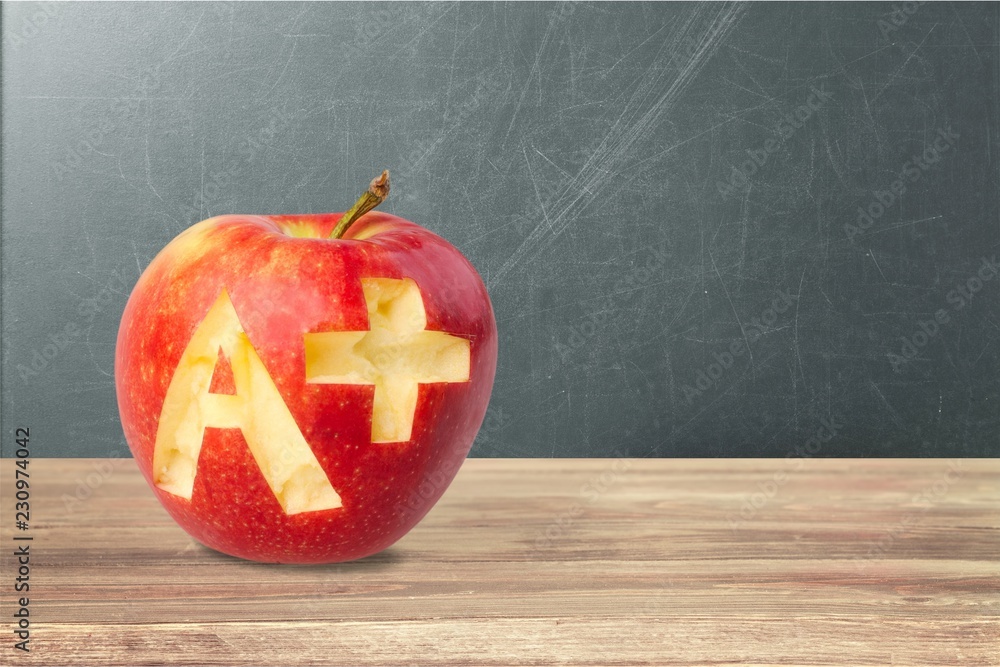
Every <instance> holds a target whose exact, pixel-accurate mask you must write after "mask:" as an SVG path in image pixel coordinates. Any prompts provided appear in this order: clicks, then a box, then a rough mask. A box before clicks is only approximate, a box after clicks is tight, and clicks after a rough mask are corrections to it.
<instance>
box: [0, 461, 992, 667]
mask: <svg viewBox="0 0 1000 667" xmlns="http://www.w3.org/2000/svg"><path fill="white" fill-rule="evenodd" d="M0 474H2V480H3V482H4V484H3V493H2V497H3V498H2V502H3V512H2V529H3V533H2V539H3V540H4V543H5V544H6V545H12V544H14V542H13V541H12V538H13V536H14V535H13V533H14V532H15V531H14V528H13V515H12V514H13V513H12V509H13V502H14V501H13V488H12V484H11V483H10V482H11V480H13V477H14V472H13V461H10V460H5V461H3V462H2V465H0ZM31 474H32V477H31V480H32V518H33V522H32V528H31V531H30V533H31V535H32V536H33V537H34V540H33V542H32V562H31V564H32V572H31V577H32V589H31V596H32V597H31V600H32V601H31V607H30V608H31V611H32V617H31V618H32V626H31V628H32V641H31V646H32V652H31V653H30V654H28V655H25V654H23V653H22V652H19V651H13V649H12V644H13V639H12V637H13V635H11V634H7V635H6V636H7V639H6V640H5V645H4V647H3V649H2V651H3V652H2V655H4V656H5V660H4V664H7V663H8V661H7V659H6V658H7V657H10V658H11V661H10V662H11V663H12V664H43V665H56V664H87V665H138V664H169V665H196V664H198V665H201V664H204V665H236V664H283V665H313V664H356V665H380V664H431V665H454V664H484V665H502V664H579V665H598V664H661V665H675V664H683V665H730V664H781V665H788V664H801V665H883V664H893V665H998V664H1000V566H998V554H1000V499H998V489H1000V461H996V460H989V461H985V460H961V461H943V460H863V461H860V460H803V459H794V460H791V461H787V460H668V459H663V460H645V459H643V460H610V459H608V460H593V459H592V460H573V459H554V460H543V459H519V460H514V459H472V460H470V461H468V462H466V464H465V466H463V468H462V471H461V472H460V474H459V476H458V478H457V479H456V480H455V483H454V484H453V486H452V488H451V489H449V491H448V492H447V493H446V494H445V496H444V498H443V499H442V500H441V502H440V503H439V504H438V506H436V507H435V508H434V510H433V511H432V512H431V513H430V514H429V515H428V516H427V518H426V519H425V520H424V521H423V522H422V523H421V524H420V525H419V526H418V527H417V528H416V529H414V530H413V531H412V532H411V533H410V534H409V535H407V536H406V537H405V538H404V539H403V540H401V541H400V542H399V543H398V544H396V545H394V546H393V547H392V548H390V549H388V550H387V551H385V552H383V553H381V554H377V555H375V556H372V557H370V558H367V559H364V560H361V561H357V562H354V563H343V564H336V565H329V566H280V565H264V564H258V563H250V562H245V561H240V560H238V559H234V558H230V557H227V556H224V555H222V554H218V553H216V552H214V551H211V550H209V549H206V548H205V547H202V546H200V545H198V544H196V543H194V542H193V541H192V540H191V539H190V538H189V537H188V536H187V535H186V534H185V533H184V532H183V531H182V530H181V529H180V528H178V527H177V526H176V525H175V524H174V523H173V522H172V520H171V519H170V518H169V516H168V515H167V514H166V512H165V511H164V510H163V509H162V508H161V507H160V506H159V504H158V503H157V501H156V500H155V498H154V497H153V495H152V493H151V492H150V491H149V489H148V488H147V487H146V484H145V481H144V480H143V479H142V477H141V476H140V475H139V473H138V471H137V470H136V468H135V466H134V464H133V462H132V461H131V460H118V461H108V460H64V459H39V460H34V461H32V463H31ZM88 476H89V478H90V479H89V481H88ZM68 499H77V500H68ZM3 553H4V556H3V559H2V562H3V571H4V575H3V582H2V586H3V589H4V590H5V593H4V597H3V602H4V607H3V609H4V613H5V615H7V617H8V618H9V614H10V613H13V609H14V603H13V601H12V599H11V597H12V594H11V593H10V591H11V582H12V579H13V576H14V574H13V572H14V569H15V563H14V561H13V557H12V553H13V550H12V549H9V548H5V549H4V552H3ZM8 609H9V610H11V611H10V612H8V611H7V610H8Z"/></svg>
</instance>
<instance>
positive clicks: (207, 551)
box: [191, 540, 406, 572]
mask: <svg viewBox="0 0 1000 667" xmlns="http://www.w3.org/2000/svg"><path fill="white" fill-rule="evenodd" d="M191 544H192V546H193V547H194V549H195V550H196V551H198V552H199V553H200V554H201V556H202V558H203V559H204V561H207V562H209V563H219V564H229V565H232V564H237V563H239V564H242V565H244V566H248V567H252V568H255V569H257V568H265V569H274V568H293V569H295V570H296V571H309V570H313V571H321V570H326V571H330V572H334V571H336V572H352V571H360V570H364V571H366V572H371V571H373V570H375V571H377V570H381V569H384V568H388V567H394V566H396V565H398V564H399V563H401V562H403V561H404V560H405V558H406V557H405V555H404V554H403V553H401V552H400V551H399V550H398V549H395V548H393V547H389V548H388V549H385V550H384V551H380V552H378V553H375V554H372V555H371V556H365V557H364V558H359V559H357V560H352V561H345V562H342V563H319V564H301V563H258V562H257V561H252V560H246V559H245V558H238V557H236V556H230V555H229V554H224V553H222V552H221V551H216V550H215V549H212V548H211V547H207V546H205V545H204V544H202V543H200V542H198V541H197V540H191Z"/></svg>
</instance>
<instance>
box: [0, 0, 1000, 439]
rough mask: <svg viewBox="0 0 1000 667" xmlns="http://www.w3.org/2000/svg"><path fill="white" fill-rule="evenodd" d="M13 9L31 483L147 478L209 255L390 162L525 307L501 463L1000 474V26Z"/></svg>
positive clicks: (996, 22)
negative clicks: (241, 221) (183, 277)
mask: <svg viewBox="0 0 1000 667" xmlns="http://www.w3.org/2000/svg"><path fill="white" fill-rule="evenodd" d="M2 11H3V14H2V20H3V52H2V77H3V81H2V112H3V115H2V127H3V156H2V157H3V176H2V197H3V202H2V204H3V206H2V216H3V226H2V238H0V241H2V249H3V281H2V284H3V306H2V311H3V422H4V430H3V432H4V434H5V435H4V439H3V450H2V451H3V453H4V455H6V456H10V455H11V454H12V451H13V450H12V445H13V443H12V442H11V438H10V437H8V436H9V434H10V433H12V432H13V431H12V429H13V428H14V427H15V426H21V425H30V427H31V428H32V430H33V435H35V434H37V435H36V437H35V439H34V440H33V442H35V443H39V444H38V445H36V449H35V450H34V453H35V455H45V456H114V455H124V454H126V453H127V449H126V446H125V444H124V441H123V439H122V435H121V429H120V425H119V423H118V418H117V409H116V405H115V398H114V382H113V350H114V341H115V335H116V331H117V327H118V320H119V317H120V315H121V311H122V308H123V307H124V303H125V300H126V298H127V296H128V293H129V291H130V290H131V288H132V286H133V285H134V283H135V281H136V279H137V278H138V275H139V272H140V271H141V269H142V268H144V267H145V265H146V264H147V263H148V262H149V261H150V259H151V258H152V257H153V256H154V255H155V254H156V252H157V251H158V250H159V249H160V248H162V247H163V246H164V245H165V244H166V243H167V242H168V241H169V240H170V239H171V238H172V237H174V236H175V235H176V234H178V233H179V232H180V231H181V230H183V229H184V228H186V227H187V226H188V225H190V224H191V223H193V222H196V221H198V220H200V219H203V218H206V217H209V216H211V215H216V214H221V213H229V212H248V213H308V212H320V211H339V210H343V209H344V208H346V207H347V206H348V205H349V204H350V203H351V202H352V201H353V200H354V198H355V197H356V195H357V193H358V191H359V189H360V188H361V187H363V185H364V184H365V183H366V182H367V181H368V180H369V179H370V178H371V177H372V176H373V175H375V174H376V173H378V172H379V171H380V170H381V169H382V168H383V167H387V168H389V169H390V170H391V171H392V173H393V179H394V180H393V185H394V191H393V194H392V195H391V197H390V199H389V200H388V201H387V202H386V204H385V208H386V210H388V211H390V212H392V213H395V214H397V215H401V216H403V217H406V218H409V219H411V220H414V221H416V222H418V223H421V224H423V225H425V226H427V227H429V228H430V229H432V230H434V231H435V232H437V233H439V234H441V235H443V236H444V237H446V238H447V239H449V240H450V241H451V242H452V243H454V244H455V245H456V246H457V247H459V248H460V249H462V251H463V252H465V253H466V254H467V256H468V257H469V258H470V259H471V261H472V262H473V263H474V264H475V265H476V267H477V268H478V269H479V270H480V272H481V274H482V275H483V277H484V279H485V281H486V283H487V285H488V287H489V290H490V293H491V295H492V299H493V302H494V307H495V310H496V315H497V320H498V325H499V329H500V336H501V339H500V347H501V350H500V365H499V370H498V375H497V382H496V387H495V390H494V395H493V400H492V403H491V407H490V411H489V413H488V415H487V419H486V422H485V424H484V427H483V430H482V432H481V433H480V436H479V439H478V440H477V442H476V444H475V446H474V448H473V455H474V456H528V457H531V456H539V457H547V456H557V457H562V456H584V457H587V456H995V455H997V454H998V453H1000V435H998V426H1000V423H998V398H1000V392H998V381H997V377H998V371H1000V365H998V349H1000V317H998V309H997V306H998V303H1000V276H998V270H1000V265H998V263H997V262H998V258H1000V211H998V198H1000V197H998V169H997V160H998V157H997V156H998V155H1000V150H998V149H1000V146H998V137H1000V111H998V105H997V103H998V95H997V93H998V88H1000V76H998V75H1000V64H998V55H1000V48H998V34H1000V8H998V6H997V5H995V4H975V3H963V4H954V5H953V4H943V3H942V4H938V3H933V4H919V3H916V2H906V3H895V4H878V3H873V4H854V3H830V4H828V3H803V4H797V3H795V4H788V3H769V4H744V5H725V4H688V3H682V4H673V3H671V4H660V3H656V4H646V3H642V4H618V3H612V4H604V3H599V4H589V3H565V4H551V3H514V4H491V3H448V4H434V3H429V4H408V3H403V4H399V3H392V4H355V3H323V4H309V3H275V4H254V3H248V4H244V3H210V4H202V3H177V4H161V3H127V4H125V3H123V4H118V3H115V4H104V3H81V4H75V3H15V4H11V3H7V4H4V5H3V10H2ZM53 346H54V347H53ZM53 350H55V352H53ZM42 442H44V443H46V444H45V445H44V446H41V444H40V443H42Z"/></svg>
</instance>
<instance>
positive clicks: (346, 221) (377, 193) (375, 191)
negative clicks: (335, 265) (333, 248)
mask: <svg viewBox="0 0 1000 667" xmlns="http://www.w3.org/2000/svg"><path fill="white" fill-rule="evenodd" d="M388 196H389V170H388V169H385V170H383V171H382V174H381V175H380V176H377V177H376V178H373V179H372V182H371V183H370V184H369V185H368V189H367V190H365V192H364V193H363V194H362V195H361V196H360V197H358V201H356V202H354V206H352V207H351V208H350V209H348V211H347V213H344V215H343V216H342V217H341V218H340V221H339V222H337V226H336V227H334V229H333V231H332V232H331V233H330V238H331V239H339V238H343V236H344V234H345V233H346V232H347V229H348V228H349V227H350V226H351V225H353V224H354V223H355V221H356V220H357V219H358V218H360V217H361V216H363V215H364V214H365V213H367V212H368V211H370V210H372V209H373V208H375V207H376V206H378V205H379V204H381V203H382V202H383V201H385V198H386V197H388Z"/></svg>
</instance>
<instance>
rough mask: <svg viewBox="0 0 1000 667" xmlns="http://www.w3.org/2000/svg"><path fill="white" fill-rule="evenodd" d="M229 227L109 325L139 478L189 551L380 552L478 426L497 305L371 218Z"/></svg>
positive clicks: (258, 554)
mask: <svg viewBox="0 0 1000 667" xmlns="http://www.w3.org/2000/svg"><path fill="white" fill-rule="evenodd" d="M387 193H388V174H387V173H383V175H382V176H381V177H379V178H377V179H375V180H374V181H372V185H371V187H370V188H369V191H368V192H366V193H365V194H364V195H362V198H361V199H359V200H358V203H357V204H355V206H354V208H352V209H351V210H350V211H348V212H347V213H344V214H337V213H333V214H321V215H298V216H280V215H226V216H220V217H216V218H210V219H208V220H204V221H202V222H199V223H198V224H196V225H194V226H192V227H191V228H189V229H188V230H186V231H184V232H183V233H181V234H180V235H179V236H177V238H175V239H174V240H173V241H171V242H170V244H168V245H167V247H166V248H164V249H163V251H162V252H160V254H159V255H157V257H156V258H155V259H154V260H153V262H152V263H151V264H150V265H149V267H148V268H147V269H146V271H145V272H143V274H142V276H141V277H140V278H139V281H138V283H137V284H136V286H135V289H134V290H133V291H132V295H131V297H130V298H129V300H128V304H127V305H126V307H125V312H124V314H123V315H122V322H121V327H120V329H119V332H118V344H117V349H116V355H115V385H116V389H117V394H118V408H119V411H120V413H121V421H122V426H123V428H124V431H125V437H126V439H127V440H128V444H129V447H130V448H131V450H132V454H133V456H134V457H135V460H136V462H137V463H138V465H139V468H140V470H141V471H142V474H143V475H144V476H145V478H146V480H147V481H148V482H149V484H150V486H151V487H152V489H153V491H154V492H155V494H156V496H157V498H159V500H160V502H161V503H162V504H163V506H164V507H165V508H166V510H167V511H168V512H169V513H170V515H171V516H172V517H173V518H174V519H175V520H176V521H177V523H179V524H180V525H181V527H183V528H184V529H185V530H186V531H187V532H188V533H189V534H190V535H191V536H192V537H194V538H195V539H197V540H198V541H199V542H202V543H203V544H205V545H207V546H209V547H212V548H213V549H217V550H219V551H222V552H224V553H227V554H231V555H233V556H238V557H241V558H247V559H251V560H257V561H265V562H281V563H330V562H337V561H345V560H352V559H356V558H361V557H363V556H367V555H370V554H373V553H375V552H378V551H381V550H382V549H385V548H386V547H388V546H389V545H391V544H393V543H394V542H396V541H397V540H398V539H399V538H400V537H402V536H403V535H405V534H406V533H407V532H408V531H409V530H410V529H411V528H413V526H414V525H416V523H417V522H418V521H420V519H421V518H423V516H424V515H425V514H426V513H427V511H428V510H430V508H431V506H433V504H434V503H435V502H436V501H437V500H438V498H440V496H441V494H442V493H444V491H445V489H446V488H447V486H448V484H449V483H450V482H451V480H452V478H453V477H454V476H455V473H456V472H457V471H458V468H459V466H460V465H461V463H462V461H463V460H464V459H465V456H466V454H467V453H468V451H469V448H470V447H471V446H472V442H473V440H474V439H475V436H476V432H477V431H478V430H479V427H480V424H481V423H482V420H483V417H484V415H485V412H486V406H487V403H488V401H489V397H490V391H491V389H492V386H493V376H494V374H495V372H496V362H497V331H496V324H495V322H494V318H493V309H492V307H491V305H490V300H489V296H488V295H487V293H486V288H485V286H484V285H483V282H482V280H481V279H480V277H479V275H478V274H477V273H476V270H475V269H474V268H473V266H472V265H471V264H470V263H469V262H468V260H466V259H465V257H463V256H462V254H461V253H460V252H459V251H458V250H456V249H455V248H454V246H452V245H451V244H449V243H448V242H447V241H445V240H444V239H442V238H441V237H439V236H437V235H435V234H433V233H431V232H430V231H428V230H426V229H424V228H422V227H420V226H418V225H416V224H414V223H412V222H409V221H407V220H404V219H402V218H398V217H396V216H393V215H387V214H384V213H379V212H374V211H373V212H369V211H370V210H371V209H372V208H374V206H375V205H377V204H378V203H379V202H380V201H381V200H382V198H384V197H385V196H386V194H387Z"/></svg>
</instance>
